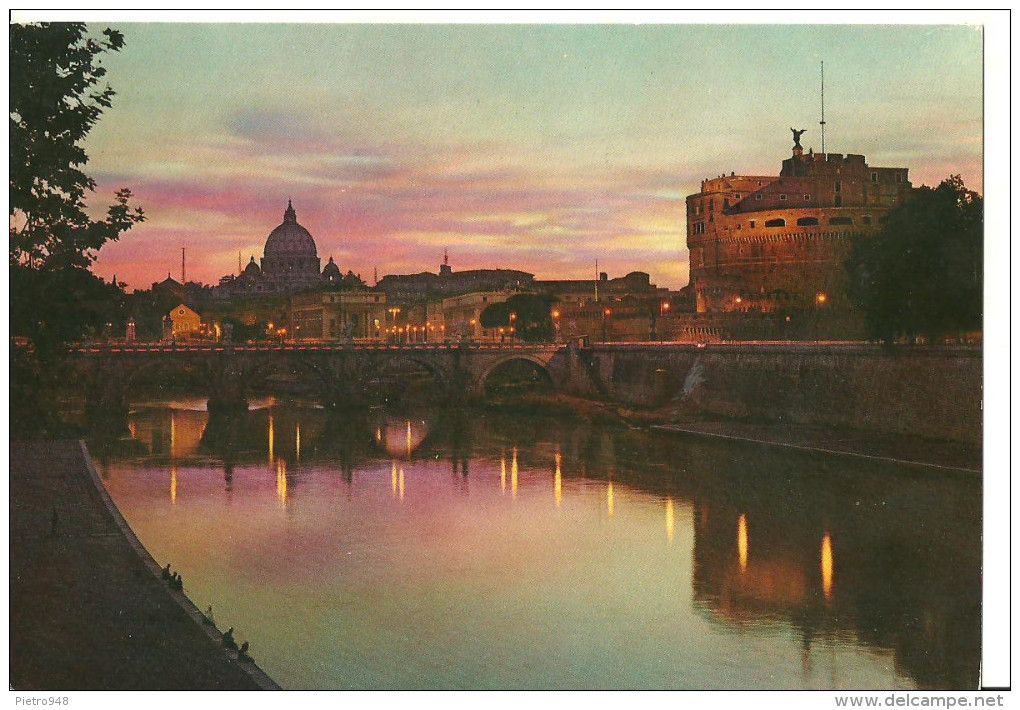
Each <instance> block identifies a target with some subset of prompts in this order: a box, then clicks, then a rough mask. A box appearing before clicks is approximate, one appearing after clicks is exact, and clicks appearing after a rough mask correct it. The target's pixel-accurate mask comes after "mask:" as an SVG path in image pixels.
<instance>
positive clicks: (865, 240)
mask: <svg viewBox="0 0 1020 710" xmlns="http://www.w3.org/2000/svg"><path fill="white" fill-rule="evenodd" d="M983 238H984V206H983V201H982V198H981V196H980V195H978V194H977V193H976V192H974V191H972V190H968V189H967V188H966V186H964V184H963V180H962V179H961V178H960V176H959V175H952V176H950V177H948V178H946V179H945V180H943V181H942V182H941V184H939V186H938V187H935V188H931V187H927V186H924V187H920V188H918V189H917V190H914V192H913V194H912V195H911V196H910V197H909V198H908V199H907V200H906V201H905V202H904V203H903V204H901V205H899V206H897V207H895V208H893V209H892V210H891V211H890V212H889V215H888V217H887V219H886V221H885V223H884V224H883V226H882V229H881V230H880V231H879V232H877V233H876V234H874V235H869V236H866V237H862V238H860V239H859V240H858V241H857V242H855V244H854V247H853V249H852V251H851V253H850V256H849V258H848V261H847V269H848V270H849V273H850V298H851V300H852V301H853V303H854V304H855V305H856V306H858V307H859V308H861V309H862V311H863V312H864V316H865V319H866V321H867V324H868V328H869V330H870V332H871V334H872V335H873V336H875V337H877V338H880V339H882V340H884V341H886V342H891V341H893V340H895V339H896V338H900V337H907V338H914V337H916V336H926V337H928V338H929V340H930V341H931V342H935V341H936V340H938V339H939V338H940V337H941V336H945V335H947V334H950V333H962V332H967V331H975V330H980V329H981V326H982V293H983V280H984V279H983V259H984V244H983Z"/></svg>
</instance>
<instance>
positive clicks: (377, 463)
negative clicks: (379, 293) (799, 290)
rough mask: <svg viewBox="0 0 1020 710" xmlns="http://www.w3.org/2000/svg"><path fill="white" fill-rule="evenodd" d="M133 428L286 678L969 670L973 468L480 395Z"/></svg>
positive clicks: (175, 409) (111, 462)
mask: <svg viewBox="0 0 1020 710" xmlns="http://www.w3.org/2000/svg"><path fill="white" fill-rule="evenodd" d="M129 427H130V430H131V433H132V436H133V438H134V439H135V440H136V441H137V442H138V443H137V444H136V447H135V449H134V450H131V451H121V453H117V454H115V453H112V452H110V451H106V452H103V451H100V452H99V453H97V455H96V458H97V464H98V466H99V469H100V473H101V475H102V477H103V480H104V482H105V485H106V486H107V488H108V490H109V492H110V494H111V495H112V497H113V499H114V501H115V502H116V504H117V506H118V507H119V508H120V510H121V512H122V513H123V514H124V516H125V518H126V519H127V521H128V523H129V524H130V525H131V527H132V528H133V529H134V531H135V533H136V534H137V535H138V537H139V538H140V539H141V541H142V542H143V544H144V545H145V546H146V547H147V548H148V550H149V551H150V552H151V553H152V555H153V557H155V559H156V560H157V561H158V562H159V563H160V564H161V565H164V564H166V563H170V564H171V565H172V566H173V569H175V570H177V571H179V572H180V574H181V575H182V577H183V580H184V589H185V592H186V593H187V594H188V595H189V597H190V598H191V599H192V600H193V601H194V602H195V603H196V605H198V606H199V608H201V609H203V610H204V609H207V608H208V607H210V606H211V607H212V615H213V617H214V619H215V621H216V623H217V625H218V626H219V628H221V629H225V628H227V627H233V628H234V637H235V638H236V639H237V640H238V642H241V641H245V640H246V641H249V642H250V644H251V653H252V655H253V656H254V658H255V659H256V661H257V662H258V663H259V665H260V666H261V667H262V668H263V669H264V670H266V671H267V672H268V673H269V674H270V675H271V676H272V677H273V678H274V679H275V680H276V681H277V682H279V683H280V684H281V685H282V686H283V687H284V688H288V689H347V688H388V689H424V688H478V689H485V688H506V689H510V688H513V689H518V688H520V689H523V688H563V689H585V688H591V689H602V688H621V689H641V688H664V689H766V688H770V689H771V688H778V689H801V688H817V689H842V688H848V689H849V688H856V689H913V688H966V689H973V688H976V687H977V683H978V665H979V660H980V603H981V601H980V600H981V558H980V555H981V486H980V481H979V479H976V478H967V477H961V476H949V475H942V474H931V473H919V472H917V471H915V470H910V469H905V468H895V467H892V466H891V465H889V466H887V465H877V464H866V465H865V464H854V463H848V462H846V461H844V460H833V459H824V458H818V459H815V458H812V457H810V456H805V455H791V454H789V453H782V452H778V451H774V450H769V449H763V448H750V447H744V446H740V445H733V444H720V443H708V442H704V441H699V440H693V439H685V438H678V437H677V436H675V435H670V434H666V433H656V432H649V431H642V430H636V429H628V428H621V427H616V426H613V427H610V426H596V425H592V424H588V423H585V422H583V421H580V420H577V419H574V418H566V417H554V416H534V415H529V416H523V415H514V414H507V413H495V412H491V411H490V412H486V411H452V412H437V411H428V410H421V411H414V412H411V411H403V412H399V413H398V412H387V411H384V410H376V411H372V412H369V413H366V414H362V415H351V414H346V415H339V414H328V413H327V412H326V411H324V410H322V409H319V408H315V407H313V406H308V405H301V404H298V403H293V402H278V401H274V400H266V401H264V402H262V403H260V404H259V405H258V406H257V407H256V408H253V409H252V410H251V411H249V412H248V413H247V415H246V416H244V417H241V418H240V419H233V420H226V421H220V420H218V419H216V420H213V421H210V420H209V415H208V414H207V413H206V412H205V411H204V405H203V404H202V402H200V401H198V400H196V401H188V400H186V399H181V400H175V401H166V402H152V403H149V404H146V405H144V406H137V407H135V408H134V409H133V411H132V412H131V414H130V419H129Z"/></svg>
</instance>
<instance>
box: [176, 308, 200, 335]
mask: <svg viewBox="0 0 1020 710" xmlns="http://www.w3.org/2000/svg"><path fill="white" fill-rule="evenodd" d="M168 317H169V319H170V323H171V333H172V334H173V337H175V338H182V337H187V336H189V335H194V334H196V333H198V332H200V331H201V329H202V316H200V315H198V313H196V312H195V311H193V310H192V309H190V308H188V307H187V306H186V305H184V304H183V303H181V304H179V305H177V306H176V307H175V308H174V309H173V310H171V311H170V313H169V314H168Z"/></svg>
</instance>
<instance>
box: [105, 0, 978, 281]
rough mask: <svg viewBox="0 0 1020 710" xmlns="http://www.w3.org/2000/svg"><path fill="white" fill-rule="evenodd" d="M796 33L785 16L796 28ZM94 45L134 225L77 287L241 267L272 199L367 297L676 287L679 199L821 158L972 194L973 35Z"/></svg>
mask: <svg viewBox="0 0 1020 710" xmlns="http://www.w3.org/2000/svg"><path fill="white" fill-rule="evenodd" d="M793 17H794V16H791V20H792V19H793ZM106 24H109V25H111V26H113V27H116V28H117V29H119V30H121V31H122V32H123V33H124V35H125V39H126V47H125V48H124V49H123V50H122V51H121V52H120V53H119V54H115V55H112V56H108V57H107V58H106V59H105V60H104V63H105V66H106V67H107V68H108V70H109V74H108V75H107V79H108V81H109V83H110V85H111V86H112V87H113V88H114V89H115V90H116V92H117V96H116V97H115V98H114V106H113V108H111V109H110V110H108V111H107V113H106V114H105V115H104V117H103V118H102V120H101V121H100V123H99V124H98V126H97V127H96V128H95V130H94V131H93V133H92V134H91V136H90V137H89V139H88V141H87V144H86V148H87V151H88V153H89V157H90V163H89V172H90V173H91V174H92V175H94V176H95V177H96V179H97V180H98V182H99V190H98V194H97V195H96V197H95V198H93V202H95V203H96V204H103V203H104V202H107V201H109V199H110V196H112V193H113V191H114V190H116V189H117V188H120V187H130V188H131V189H132V190H133V191H134V193H135V195H136V199H137V202H138V203H139V204H140V205H142V206H143V207H144V209H145V211H146V214H147V215H148V221H147V222H145V223H144V224H142V225H141V226H139V227H136V228H135V229H133V230H132V231H131V232H129V233H128V234H126V235H125V236H124V237H123V238H122V239H121V240H120V242H118V243H114V244H110V245H108V246H106V247H104V249H103V250H102V252H101V254H100V258H99V260H98V262H97V264H96V266H95V270H96V272H97V273H99V274H100V275H101V276H103V277H105V278H109V277H110V276H111V275H113V274H116V276H117V277H118V279H119V280H122V281H126V282H127V283H128V285H129V290H130V289H132V288H147V287H148V286H149V285H150V284H151V283H152V282H154V281H158V280H161V279H163V278H165V277H166V275H167V272H168V271H169V272H171V273H172V274H173V275H174V277H175V278H178V279H179V278H180V255H181V254H180V249H181V247H182V246H184V247H187V249H188V269H187V276H188V279H189V280H200V281H203V282H207V283H215V282H216V281H217V280H218V279H219V277H221V276H223V275H225V274H231V273H235V272H236V270H237V262H238V252H240V253H241V257H242V259H243V261H244V262H247V261H248V258H249V256H252V255H253V256H255V258H256V260H258V259H259V258H260V257H261V256H262V247H263V245H264V243H265V239H266V237H267V236H268V234H269V232H270V231H271V230H272V229H273V228H274V227H275V226H276V225H277V224H279V223H280V222H281V221H282V218H283V212H284V209H285V207H286V205H287V199H288V198H291V199H293V202H294V207H295V209H296V210H297V216H298V221H299V222H301V223H302V224H303V225H304V226H305V227H307V228H308V229H309V231H310V232H311V233H312V235H313V236H314V238H315V240H316V243H317V245H318V250H319V256H320V257H321V258H322V261H323V263H325V262H326V260H327V259H328V258H329V257H330V256H333V257H334V259H335V260H336V261H337V263H338V264H339V265H340V266H341V268H342V269H343V270H344V271H346V270H347V269H352V270H353V271H355V272H356V273H360V274H361V275H362V277H363V278H364V279H365V280H366V281H367V282H369V283H372V273H373V269H374V268H377V269H378V273H379V276H380V277H381V276H383V275H385V274H390V273H412V272H418V271H426V270H428V271H433V272H435V271H436V270H437V269H438V265H439V264H440V263H441V261H442V258H443V250H444V249H447V250H449V255H450V263H451V265H452V267H453V268H454V270H464V269H470V268H499V267H505V268H518V269H523V270H526V271H530V272H533V273H535V274H536V275H537V276H538V277H539V278H590V277H591V275H592V274H593V272H594V269H595V267H594V264H595V261H596V259H597V260H598V262H599V267H600V269H601V270H603V271H607V272H609V274H610V276H622V275H623V274H625V273H627V272H629V271H634V270H641V271H647V272H649V273H650V274H651V277H652V281H653V282H654V283H657V284H658V285H660V286H668V287H670V288H679V287H681V286H683V285H684V284H686V283H687V276H688V270H687V251H686V248H685V237H684V228H685V219H684V198H685V196H686V195H689V194H691V193H694V192H697V191H698V189H699V183H700V181H701V180H702V179H704V178H707V177H713V176H717V175H719V174H721V173H724V172H725V173H729V172H731V171H735V172H736V173H737V174H741V173H743V174H765V175H771V174H776V173H777V172H778V170H779V168H780V162H781V161H782V160H783V159H784V158H785V157H787V156H788V155H789V153H790V147H791V145H792V138H791V134H790V130H789V129H790V127H791V126H793V127H796V128H807V129H808V131H807V133H806V134H804V137H803V138H802V143H803V144H804V146H805V148H808V147H812V148H814V150H815V151H816V152H818V151H820V150H821V135H820V133H819V125H818V121H819V119H820V110H821V109H820V97H819V82H820V76H819V70H820V62H821V61H823V60H824V62H825V112H826V116H825V118H826V121H827V124H826V149H827V150H828V152H832V153H851V152H852V153H862V154H864V155H865V156H867V160H868V162H869V164H871V165H877V166H886V167H894V166H903V167H907V168H909V169H910V176H911V180H912V182H913V183H914V184H915V185H920V184H922V183H926V184H936V183H938V182H939V181H940V180H941V179H942V178H943V177H945V176H947V175H949V174H950V173H960V174H961V175H962V176H963V178H964V181H965V182H966V184H967V185H968V186H969V187H972V188H974V189H977V190H979V191H982V192H983V185H982V173H981V167H982V162H981V161H982V119H983V116H982V33H981V30H980V28H977V27H973V26H970V27H968V26H963V25H957V26H950V25H942V26H923V25H769V24H759V25H743V26H736V25H725V24H724V25H662V24H660V25H624V24H618V25H568V24H557V25H498V24H472V25H464V24H461V25H444V24H400V25H396V24H304V25H298V24H179V23H172V24H153V23H147V24H136V23H128V22H116V21H114V22H109V23H105V22H104V23H96V24H95V25H94V27H96V28H97V29H99V28H101V27H103V26H105V25H106Z"/></svg>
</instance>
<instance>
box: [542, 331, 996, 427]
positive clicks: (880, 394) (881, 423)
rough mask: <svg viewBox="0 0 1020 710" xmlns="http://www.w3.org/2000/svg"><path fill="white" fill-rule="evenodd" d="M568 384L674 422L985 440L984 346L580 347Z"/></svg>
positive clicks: (570, 362) (567, 363) (564, 385)
mask: <svg viewBox="0 0 1020 710" xmlns="http://www.w3.org/2000/svg"><path fill="white" fill-rule="evenodd" d="M556 365H557V366H558V367H559V368H560V369H559V370H558V371H557V372H555V376H556V379H558V380H559V382H560V383H561V389H563V390H564V391H566V392H569V393H570V394H574V395H577V396H581V397H590V398H596V399H603V400H606V401H611V402H616V403H619V404H622V405H624V406H628V407H635V408H645V409H648V408H652V409H656V410H659V411H662V412H667V413H668V417H669V418H670V419H672V420H674V421H690V420H702V421H704V420H720V419H721V420H733V421H746V422H754V423H775V424H798V425H821V426H828V427H846V428H850V429H854V430H859V431H874V432H881V433H884V434H906V435H910V436H915V437H923V438H930V439H940V440H945V441H957V442H962V443H966V444H970V445H974V446H980V443H981V436H982V368H983V358H982V351H981V348H980V347H967V346H952V347H950V346H946V347H931V346H918V347H891V348H890V347H883V346H880V345H871V344H828V343H820V344H814V343H812V344H766V343H741V344H709V345H703V346H698V345H681V344H664V345H661V346H649V345H647V344H642V345H640V346H638V345H633V346H630V345H627V344H625V343H620V344H598V345H591V346H589V347H575V346H571V347H570V349H569V350H568V352H567V353H566V356H565V357H564V358H561V359H560V361H559V362H558V363H556Z"/></svg>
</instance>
